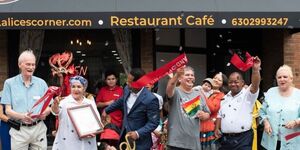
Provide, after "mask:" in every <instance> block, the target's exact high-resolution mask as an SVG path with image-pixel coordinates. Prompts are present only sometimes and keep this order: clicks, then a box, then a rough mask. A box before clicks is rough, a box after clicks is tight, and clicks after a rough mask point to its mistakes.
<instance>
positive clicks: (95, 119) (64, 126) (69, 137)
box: [51, 76, 103, 150]
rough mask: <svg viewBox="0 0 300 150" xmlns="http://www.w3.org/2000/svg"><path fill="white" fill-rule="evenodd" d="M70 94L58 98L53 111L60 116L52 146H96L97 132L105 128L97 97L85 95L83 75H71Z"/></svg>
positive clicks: (91, 149)
mask: <svg viewBox="0 0 300 150" xmlns="http://www.w3.org/2000/svg"><path fill="white" fill-rule="evenodd" d="M70 84H71V94H70V95H69V96H67V97H65V99H64V100H63V101H61V102H60V100H59V98H55V100H54V103H53V105H52V106H51V110H52V113H53V114H54V115H57V116H58V118H59V123H60V124H59V127H58V131H57V134H56V137H55V140H54V143H53V147H52V149H53V150H57V149H63V150H74V149H80V150H86V149H88V150H96V149H97V144H96V137H95V135H96V133H99V132H101V131H102V129H103V125H102V123H101V121H100V116H99V112H98V111H97V107H96V104H95V102H94V101H91V100H88V99H86V98H85V97H84V94H85V90H86V88H87V80H86V79H85V78H83V77H81V76H74V77H72V78H71V79H70Z"/></svg>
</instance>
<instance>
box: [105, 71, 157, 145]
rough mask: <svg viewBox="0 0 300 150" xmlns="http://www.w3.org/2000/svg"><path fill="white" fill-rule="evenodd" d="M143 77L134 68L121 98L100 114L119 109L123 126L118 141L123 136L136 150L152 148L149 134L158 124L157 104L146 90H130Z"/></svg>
mask: <svg viewBox="0 0 300 150" xmlns="http://www.w3.org/2000/svg"><path fill="white" fill-rule="evenodd" d="M143 75H145V72H144V71H143V70H142V69H139V68H135V69H132V70H131V71H130V73H129V74H128V76H127V84H128V86H127V87H125V89H124V94H123V96H122V97H121V98H120V99H119V100H117V101H115V102H114V103H112V104H111V105H110V106H108V107H107V108H106V109H105V110H104V111H103V113H102V116H103V117H106V114H108V113H111V112H113V111H115V110H116V109H120V110H122V112H123V126H122V131H121V139H120V141H124V137H125V135H128V136H129V138H130V139H131V140H134V141H135V142H136V149H138V150H149V149H150V148H151V146H152V138H151V132H152V131H153V130H155V129H156V127H157V126H158V124H159V103H158V99H157V98H156V96H154V95H153V94H152V93H151V92H150V91H149V90H148V89H147V88H145V87H142V88H139V89H136V88H132V87H131V86H130V84H131V83H132V82H134V81H137V80H138V79H139V78H141V77H142V76H143Z"/></svg>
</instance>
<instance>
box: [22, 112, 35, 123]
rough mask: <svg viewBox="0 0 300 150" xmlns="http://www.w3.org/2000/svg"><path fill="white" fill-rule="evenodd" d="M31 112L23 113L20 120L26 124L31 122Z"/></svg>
mask: <svg viewBox="0 0 300 150" xmlns="http://www.w3.org/2000/svg"><path fill="white" fill-rule="evenodd" d="M31 114H32V113H25V114H23V118H22V119H21V121H22V122H23V123H26V124H32V122H33V119H32V118H31V117H30V115H31Z"/></svg>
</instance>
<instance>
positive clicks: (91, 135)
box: [86, 134, 96, 138]
mask: <svg viewBox="0 0 300 150" xmlns="http://www.w3.org/2000/svg"><path fill="white" fill-rule="evenodd" d="M95 136H96V135H95V134H89V135H87V136H86V137H87V138H93V137H95Z"/></svg>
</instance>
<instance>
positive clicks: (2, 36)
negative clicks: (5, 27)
mask: <svg viewBox="0 0 300 150" xmlns="http://www.w3.org/2000/svg"><path fill="white" fill-rule="evenodd" d="M0 60H1V61H0V90H2V89H3V84H4V81H5V79H6V78H7V77H8V64H7V63H8V61H7V31H0Z"/></svg>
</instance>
